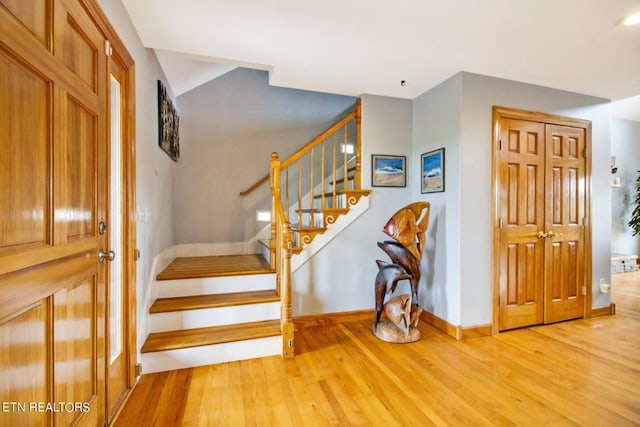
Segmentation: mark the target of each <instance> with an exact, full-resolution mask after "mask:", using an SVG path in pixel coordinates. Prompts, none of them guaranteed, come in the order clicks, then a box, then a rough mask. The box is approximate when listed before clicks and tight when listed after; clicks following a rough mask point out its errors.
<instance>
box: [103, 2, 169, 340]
mask: <svg viewBox="0 0 640 427" xmlns="http://www.w3.org/2000/svg"><path fill="white" fill-rule="evenodd" d="M99 3H100V7H101V8H102V9H103V11H104V12H105V14H106V15H107V17H108V19H109V21H110V22H111V24H112V25H113V27H114V28H115V30H116V32H117V33H118V35H119V36H120V38H121V39H122V41H123V42H124V44H125V46H126V47H127V50H128V51H129V53H130V54H131V56H132V57H133V59H134V61H135V75H136V82H135V85H136V105H135V110H136V204H137V211H138V215H137V224H136V227H137V229H136V239H137V247H138V248H139V249H140V253H141V258H140V260H139V261H138V262H137V264H136V269H137V277H136V282H137V285H136V287H137V296H136V297H137V301H138V313H137V317H138V323H137V329H138V332H137V336H138V340H139V341H140V340H141V339H142V338H144V337H146V336H147V333H146V330H147V325H146V318H147V317H146V314H147V313H146V310H147V307H146V306H145V303H146V302H147V301H148V295H149V292H150V289H149V287H148V285H149V283H150V280H149V279H150V277H149V276H150V275H151V269H152V264H153V259H154V257H155V256H156V255H158V254H159V253H160V252H162V251H163V250H165V249H167V248H168V247H171V246H173V245H174V244H175V241H174V232H173V230H174V218H173V205H174V202H173V190H172V187H173V172H174V163H173V161H172V160H171V159H170V158H169V157H168V156H167V155H166V154H164V152H163V151H161V150H160V148H159V147H158V121H157V120H158V119H157V111H158V104H157V86H156V85H157V83H156V82H157V80H158V79H160V80H163V81H164V82H165V85H166V79H165V77H164V74H163V73H162V69H161V68H160V65H159V64H158V61H157V59H156V56H155V54H154V53H153V51H152V50H150V49H145V48H144V47H143V46H142V43H141V42H140V39H139V38H138V35H137V33H136V31H135V29H134V28H133V25H132V24H131V21H130V20H129V15H128V14H127V12H126V10H125V9H124V6H123V5H122V3H121V2H119V1H111V0H110V1H106V0H99ZM141 345H142V343H141V342H138V348H140V346H141Z"/></svg>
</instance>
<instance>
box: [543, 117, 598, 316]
mask: <svg viewBox="0 0 640 427" xmlns="http://www.w3.org/2000/svg"><path fill="white" fill-rule="evenodd" d="M546 141H547V167H546V183H547V185H546V200H545V206H546V213H547V214H546V220H545V230H546V233H547V237H546V238H545V243H546V246H545V281H544V283H545V292H544V294H545V300H544V307H545V310H544V322H545V323H553V322H558V321H561V320H566V319H575V318H578V317H583V316H584V296H585V295H586V293H587V285H586V280H585V256H586V253H585V246H586V245H585V222H586V197H587V194H586V185H587V176H586V153H587V147H586V130H585V129H580V128H575V127H570V126H558V125H551V124H547V125H546Z"/></svg>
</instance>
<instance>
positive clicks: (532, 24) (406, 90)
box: [122, 0, 640, 121]
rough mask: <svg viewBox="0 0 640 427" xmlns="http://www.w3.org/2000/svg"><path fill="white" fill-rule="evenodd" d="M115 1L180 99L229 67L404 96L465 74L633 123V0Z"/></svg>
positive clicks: (636, 69) (637, 116)
mask: <svg viewBox="0 0 640 427" xmlns="http://www.w3.org/2000/svg"><path fill="white" fill-rule="evenodd" d="M122 1H123V3H124V5H125V7H126V9H127V11H128V13H129V15H130V17H131V20H132V22H133V24H134V26H135V27H136V29H137V31H138V34H139V36H140V38H141V40H142V43H143V44H144V46H146V47H148V48H152V49H155V50H156V53H157V55H158V59H159V61H160V63H161V66H162V68H163V71H164V72H165V74H166V76H167V79H168V81H169V84H170V86H171V88H172V90H173V92H174V94H175V95H176V96H177V95H180V94H182V93H184V92H186V91H188V90H191V89H192V88H194V87H196V86H199V85H200V84H202V83H205V82H207V81H209V80H211V79H212V78H215V77H217V76H219V75H221V74H224V73H226V72H228V71H229V70H231V69H233V68H234V67H237V66H243V67H249V68H257V69H262V70H267V71H269V81H270V83H271V84H272V85H276V86H284V87H290V88H297V89H307V90H315V91H320V92H330V93H336V94H345V95H352V96H359V95H361V94H364V93H366V94H375V95H383V96H393V97H399V98H408V99H413V98H415V97H417V96H419V95H420V94H422V93H424V92H425V91H427V90H429V89H430V88H432V87H434V86H435V85H437V84H439V83H441V82H442V81H444V80H446V79H447V78H449V77H451V76H452V75H454V74H456V73H457V72H459V71H468V72H473V73H478V74H484V75H488V76H494V77H499V78H504V79H510V80H516V81H520V82H525V83H531V84H536V85H541V86H547V87H552V88H557V89H563V90H568V91H572V92H578V93H582V94H588V95H593V96H597V97H602V98H606V99H611V100H614V101H618V100H623V99H624V100H625V101H623V102H620V103H616V104H614V112H615V114H616V115H618V116H620V117H624V118H630V119H632V120H638V121H640V25H636V26H632V27H625V26H622V25H621V21H622V20H623V19H624V18H625V17H626V16H628V15H630V14H631V13H637V12H640V0H562V1H558V0H535V1H532V0H447V1H443V0H396V1H390V0H367V1H364V0H349V1H345V0H323V1H311V0H270V1H266V0H233V1H230V0H180V1H178V0H122ZM403 80H404V81H405V84H404V85H401V81H403ZM632 97H633V98H632ZM627 98H631V99H627Z"/></svg>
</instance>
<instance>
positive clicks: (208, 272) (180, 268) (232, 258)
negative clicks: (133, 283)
mask: <svg viewBox="0 0 640 427" xmlns="http://www.w3.org/2000/svg"><path fill="white" fill-rule="evenodd" d="M273 272H274V271H273V270H272V269H271V267H270V265H269V263H268V262H267V261H266V260H265V259H264V257H263V256H262V255H259V254H251V255H219V256H198V257H180V258H176V259H175V260H174V261H173V262H172V263H171V264H169V265H168V266H167V268H165V269H164V270H163V271H162V272H160V273H159V274H158V276H157V277H156V280H179V279H196V278H202V277H222V276H242V275H248V274H264V273H273Z"/></svg>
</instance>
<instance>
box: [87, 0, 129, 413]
mask: <svg viewBox="0 0 640 427" xmlns="http://www.w3.org/2000/svg"><path fill="white" fill-rule="evenodd" d="M79 2H80V3H81V4H82V6H83V7H84V8H85V9H86V10H87V12H88V13H89V15H90V16H91V18H92V19H93V20H94V21H95V23H96V25H97V26H98V27H99V28H100V30H101V31H102V33H103V34H104V36H105V39H106V40H108V41H109V45H110V47H111V54H110V56H109V58H108V64H107V69H108V70H109V69H110V66H109V63H110V62H111V61H114V60H115V61H117V62H118V64H119V66H120V67H121V68H122V70H123V74H124V78H123V81H122V83H123V86H124V88H123V98H122V102H123V106H124V108H123V114H122V117H121V120H122V126H123V128H124V132H123V139H122V147H123V148H122V168H123V183H122V190H123V193H124V195H125V197H124V200H123V207H122V209H123V212H124V214H123V218H122V220H123V222H122V231H123V242H122V244H123V245H122V247H123V253H122V255H121V256H122V261H123V263H122V268H123V280H124V286H123V299H124V301H125V305H124V306H123V310H124V312H125V313H127V315H126V316H125V319H124V320H125V324H124V328H125V340H126V343H127V345H126V347H127V349H126V354H125V358H126V366H127V379H126V381H127V386H128V392H127V394H126V396H124V397H123V399H122V400H121V401H120V408H119V409H121V408H122V406H123V403H124V402H126V400H127V399H128V398H129V395H130V394H131V391H132V389H133V386H134V385H135V382H136V378H137V376H138V375H137V371H136V364H137V356H136V355H137V350H136V349H137V337H136V316H137V305H136V304H137V302H136V261H137V259H138V251H137V249H136V155H135V147H136V139H135V135H136V126H135V124H136V114H135V92H136V90H135V89H136V88H135V62H134V60H133V57H132V56H131V54H130V53H129V51H128V50H127V48H126V47H125V45H124V43H123V42H122V40H121V39H120V37H119V36H118V34H117V33H116V31H115V29H114V28H113V26H112V25H111V23H110V22H109V21H108V19H107V17H106V15H105V14H104V12H103V11H102V9H101V8H100V6H99V5H98V4H97V2H96V0H79ZM109 76H110V72H107V73H106V78H107V79H109ZM108 128H110V126H108ZM107 325H108V322H107ZM107 328H108V326H107ZM105 333H108V330H106V331H105ZM105 342H106V340H105ZM105 351H106V350H105ZM107 368H108V366H107V363H105V370H106V369H107ZM105 375H108V372H105ZM106 378H108V377H106ZM105 399H106V397H105ZM119 409H118V410H116V412H115V413H114V414H112V415H113V417H112V418H111V421H113V419H115V418H116V417H117V413H118V412H119ZM108 411H109V408H107V405H106V402H105V421H106V420H108V419H109V416H110V414H109V413H108Z"/></svg>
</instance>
